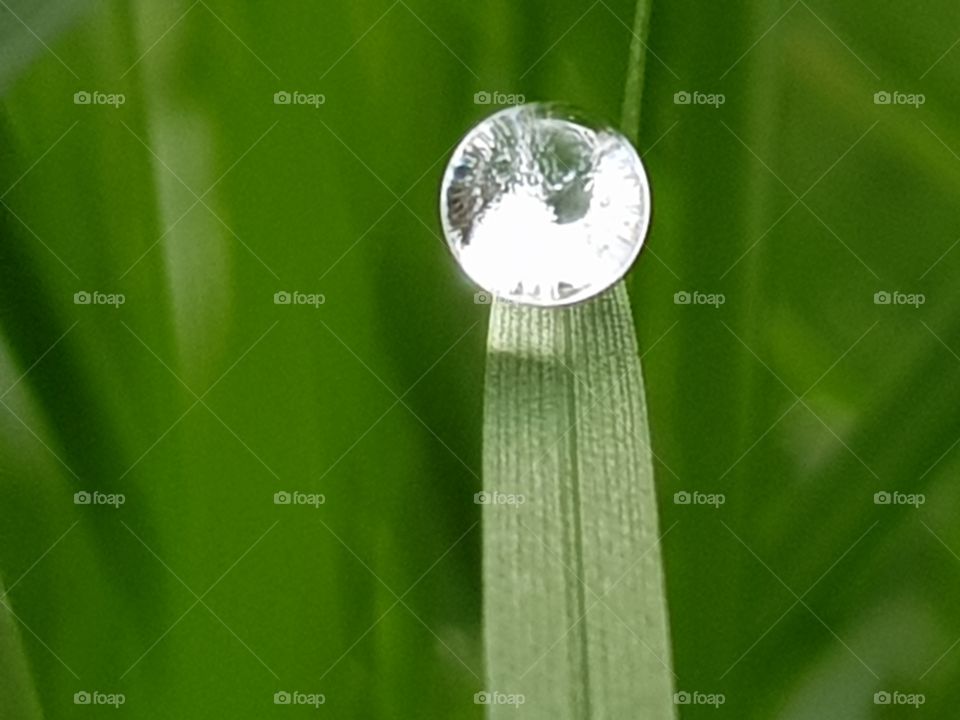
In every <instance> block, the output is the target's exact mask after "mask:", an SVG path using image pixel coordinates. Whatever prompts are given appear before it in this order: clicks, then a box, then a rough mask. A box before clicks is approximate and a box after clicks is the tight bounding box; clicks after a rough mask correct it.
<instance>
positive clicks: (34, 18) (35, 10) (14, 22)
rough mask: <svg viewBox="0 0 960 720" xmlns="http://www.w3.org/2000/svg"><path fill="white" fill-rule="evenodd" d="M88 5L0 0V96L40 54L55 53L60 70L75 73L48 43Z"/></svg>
mask: <svg viewBox="0 0 960 720" xmlns="http://www.w3.org/2000/svg"><path fill="white" fill-rule="evenodd" d="M89 5H90V3H89V0H55V1H53V2H39V3H38V2H34V0H0V95H2V94H3V93H4V91H6V89H7V87H8V86H9V85H10V84H11V83H12V82H13V81H14V80H15V79H16V78H17V77H18V76H19V75H20V73H21V72H23V70H24V69H25V68H26V67H27V66H28V65H29V64H30V62H31V61H32V60H33V59H34V58H35V57H37V56H38V55H40V54H41V53H45V52H46V53H50V54H51V55H54V56H56V58H57V60H58V61H59V62H60V63H61V64H63V67H64V72H68V73H70V74H72V75H76V73H75V72H74V71H73V70H72V69H71V68H70V67H69V66H67V65H66V64H65V63H64V61H63V59H62V58H60V56H59V55H57V53H56V52H55V51H54V50H53V49H52V48H51V47H50V44H51V43H52V42H53V38H54V37H55V36H57V35H59V34H60V33H62V32H63V31H64V30H66V29H67V28H68V27H69V26H70V24H71V23H73V21H75V20H76V19H77V18H78V17H80V15H81V14H82V13H83V12H84V11H85V10H86V9H87V7H89Z"/></svg>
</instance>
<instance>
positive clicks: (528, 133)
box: [440, 103, 650, 306]
mask: <svg viewBox="0 0 960 720" xmlns="http://www.w3.org/2000/svg"><path fill="white" fill-rule="evenodd" d="M440 214H441V220H442V222H443V230H444V233H445V235H446V238H447V242H448V243H449V245H450V249H451V250H452V251H453V254H454V256H455V257H456V258H457V261H458V262H459V263H460V266H461V267H462V268H463V270H464V271H465V272H466V273H467V275H469V276H470V277H471V278H472V279H473V281H474V282H476V283H477V284H478V285H480V287H482V288H483V289H484V290H486V291H487V292H489V293H491V294H492V295H496V296H497V297H500V298H503V299H506V300H510V301H512V302H516V303H522V304H527V305H540V306H555V305H568V304H571V303H576V302H580V301H582V300H586V299H587V298H589V297H592V296H594V295H596V294H598V293H601V292H603V291H604V290H606V289H607V288H609V287H610V286H611V285H613V284H614V283H615V282H617V280H619V279H620V278H622V277H623V275H624V274H625V273H626V272H627V270H628V269H629V268H630V266H631V265H632V264H633V261H634V260H635V259H636V257H637V254H638V253H639V252H640V248H641V246H642V245H643V241H644V238H645V237H646V234H647V228H648V226H649V223H650V186H649V183H648V181H647V175H646V172H645V171H644V169H643V164H642V163H641V162H640V157H639V156H638V155H637V152H636V150H634V148H633V146H632V145H631V144H630V142H629V141H628V140H627V139H626V138H625V137H624V136H623V135H621V134H620V133H619V132H617V131H616V130H614V129H613V128H610V127H607V126H604V125H601V124H595V123H592V122H590V121H589V120H585V119H584V118H583V117H582V115H580V114H579V113H577V112H576V111H574V110H571V109H570V108H567V107H564V106H562V105H556V104H544V103H535V104H530V105H521V106H517V107H511V108H508V109H506V110H502V111H500V112H498V113H496V114H494V115H491V116H490V117H489V118H487V119H486V120H484V121H483V122H481V123H480V124H479V125H477V126H476V127H474V128H473V129H472V130H471V131H470V132H469V133H468V134H467V136H466V137H465V138H464V139H463V140H462V141H461V142H460V144H459V145H458V146H457V149H456V150H455V151H454V153H453V157H452V158H451V160H450V163H449V165H448V166H447V170H446V173H445V174H444V177H443V186H442V188H441V191H440Z"/></svg>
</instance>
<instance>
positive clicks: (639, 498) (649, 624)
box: [483, 0, 674, 720]
mask: <svg viewBox="0 0 960 720" xmlns="http://www.w3.org/2000/svg"><path fill="white" fill-rule="evenodd" d="M648 18H649V2H645V1H644V0H641V1H640V2H639V3H638V5H637V13H636V27H635V29H634V40H633V42H632V43H631V52H630V67H629V70H628V81H627V91H626V93H625V99H624V113H623V127H624V131H625V132H626V133H628V135H630V136H632V137H633V138H636V137H637V136H638V134H639V124H640V112H639V110H640V95H641V90H642V86H643V65H644V63H643V58H644V53H643V48H644V44H643V39H642V38H643V37H644V36H645V34H646V27H647V21H648ZM644 397H645V396H644V389H643V379H642V373H641V368H640V360H639V356H638V348H637V341H636V334H635V331H634V326H633V318H632V313H631V310H630V301H629V298H628V297H627V290H626V287H625V286H624V285H623V284H622V283H621V284H618V285H617V286H616V287H615V288H613V289H612V290H611V291H609V292H608V293H605V294H604V295H602V296H600V297H598V298H596V299H594V300H591V301H588V302H587V303H584V304H582V305H579V306H575V307H572V308H563V309H539V308H528V307H520V306H515V305H510V304H506V303H499V302H497V303H495V304H494V305H493V307H492V311H491V318H490V334H489V337H488V340H487V379H486V387H485V401H484V467H483V471H484V488H485V492H486V493H488V497H487V498H486V499H487V501H488V502H487V504H485V505H484V510H483V538H484V546H483V548H484V561H483V562H484V572H483V578H484V623H485V640H486V652H487V655H486V659H487V678H488V685H489V687H488V688H487V692H488V693H491V698H490V700H491V704H490V717H493V718H497V717H510V716H511V713H512V712H513V710H512V705H511V696H513V700H512V702H514V703H515V702H517V698H520V697H522V700H523V702H524V704H525V705H526V707H525V710H526V714H525V717H535V718H552V719H555V720H561V719H562V720H566V719H568V718H569V719H571V720H574V719H576V720H587V719H590V718H625V717H644V718H651V720H661V719H666V718H671V717H674V707H673V697H672V675H673V671H672V668H671V651H670V638H669V629H668V620H667V608H666V591H665V588H664V580H663V566H662V562H661V553H660V548H659V543H660V535H659V530H658V519H657V499H656V492H655V489H654V475H653V465H652V457H651V450H650V436H649V427H648V422H647V412H646V404H645V400H644ZM497 498H503V499H504V500H506V502H496V499H497ZM504 696H505V697H504Z"/></svg>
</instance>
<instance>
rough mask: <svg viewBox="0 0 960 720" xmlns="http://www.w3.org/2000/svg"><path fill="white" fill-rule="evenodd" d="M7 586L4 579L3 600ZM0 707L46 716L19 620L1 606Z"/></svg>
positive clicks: (15, 714) (9, 712)
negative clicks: (0, 668)
mask: <svg viewBox="0 0 960 720" xmlns="http://www.w3.org/2000/svg"><path fill="white" fill-rule="evenodd" d="M5 595H6V586H5V585H4V584H3V580H2V579H0V600H3V601H4V602H5V601H6V598H5ZM0 610H2V612H0V667H3V673H0V707H2V708H3V709H4V713H5V715H4V717H11V718H23V720H34V718H42V717H43V713H42V712H41V710H40V703H39V701H38V700H37V691H36V688H35V687H34V685H33V680H32V679H31V677H30V667H29V665H28V663H27V656H26V653H24V651H23V645H22V644H21V642H20V633H19V629H18V628H17V624H16V622H17V621H16V620H14V618H13V616H12V615H11V614H10V612H9V611H8V610H6V609H5V608H2V607H0Z"/></svg>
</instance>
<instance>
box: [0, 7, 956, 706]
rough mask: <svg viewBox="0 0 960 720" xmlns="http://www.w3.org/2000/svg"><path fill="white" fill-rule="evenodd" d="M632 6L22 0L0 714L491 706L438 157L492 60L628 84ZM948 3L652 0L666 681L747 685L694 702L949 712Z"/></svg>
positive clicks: (527, 74) (17, 15)
mask: <svg viewBox="0 0 960 720" xmlns="http://www.w3.org/2000/svg"><path fill="white" fill-rule="evenodd" d="M634 11H635V7H634V5H633V3H632V2H629V1H627V0H598V2H595V3H593V4H590V2H589V0H588V1H587V2H583V3H572V2H561V3H551V2H544V1H542V0H532V1H531V2H526V3H523V4H518V3H508V2H506V1H505V0H481V1H480V2H474V3H463V2H453V3H443V4H438V3H430V2H427V1H426V0H398V1H397V2H392V1H391V0H383V1H380V0H375V1H370V2H366V1H365V2H359V3H339V4H334V3H308V2H286V3H275V4H269V5H268V4H258V5H255V4H253V3H249V2H248V3H236V2H234V3H228V2H226V1H225V0H198V2H191V0H185V1H184V2H158V1H150V2H138V3H131V2H120V1H119V0H118V1H107V2H91V3H75V2H71V3H67V2H57V1H53V2H46V3H42V4H37V3H34V2H32V0H3V1H2V2H0V88H2V98H0V99H2V114H0V134H2V143H0V152H2V162H0V202H2V205H0V233H2V241H0V295H2V301H0V303H2V304H0V327H2V334H0V401H2V404H3V407H0V458H2V462H0V578H2V584H3V587H4V588H5V589H3V590H0V595H2V602H3V606H2V607H0V656H2V659H3V662H2V668H3V670H2V677H0V703H2V707H3V710H2V711H0V715H2V717H4V718H8V717H9V718H14V719H16V720H20V719H21V718H23V719H28V718H37V717H46V718H65V717H74V716H80V717H82V716H95V715H102V716H105V717H106V716H110V717H112V716H113V715H111V714H110V713H114V712H116V711H115V710H114V708H112V707H109V706H105V707H104V706H100V707H93V706H91V707H79V706H77V705H75V704H74V694H75V693H77V692H94V691H97V692H101V693H106V694H112V693H122V694H124V696H125V699H126V700H125V703H124V705H123V707H122V708H121V711H120V712H123V713H126V714H127V715H129V716H132V717H136V718H170V717H189V718H194V717H196V718H204V717H221V716H223V717H236V718H261V717H273V716H274V715H276V716H278V717H283V716H285V714H289V713H294V714H306V713H315V712H317V710H316V709H314V708H313V707H309V706H306V707H304V706H301V707H297V708H293V707H284V706H278V705H275V704H274V694H275V693H277V692H291V693H292V692H301V693H305V694H316V693H322V694H323V695H324V697H325V699H326V702H325V704H324V705H323V706H322V707H321V708H320V709H319V712H320V713H323V714H326V715H327V716H330V717H338V718H423V717H429V718H460V717H463V718H468V717H469V718H479V717H481V716H482V707H481V706H478V705H475V704H474V703H473V694H474V693H475V692H477V691H478V690H480V689H481V688H483V680H482V678H483V658H482V654H481V640H480V638H481V632H480V620H481V617H480V616H481V592H482V588H481V587H480V580H479V578H480V547H479V528H478V521H479V508H478V506H477V505H475V504H474V502H473V493H475V492H477V490H478V489H479V488H480V480H479V478H478V473H479V468H480V464H481V463H480V460H481V447H480V432H481V410H482V407H481V398H482V380H483V366H484V347H485V346H484V342H485V331H486V326H485V320H486V316H487V310H488V308H487V307H486V306H484V305H478V304H475V303H474V298H473V293H474V290H475V289H474V288H472V287H471V286H470V285H469V284H468V283H467V281H466V280H465V279H464V277H463V276H462V275H461V274H460V273H459V271H458V269H457V268H456V267H455V265H454V263H453V262H452V260H451V258H450V257H449V255H448V253H447V250H446V249H445V247H444V245H443V242H442V239H441V238H440V237H439V235H438V233H439V225H438V222H437V213H436V205H437V185H438V181H439V177H440V174H441V172H442V169H443V165H444V163H445V161H446V158H447V156H448V154H449V152H450V150H451V149H452V146H453V145H454V143H455V142H456V141H457V140H458V139H459V138H460V137H461V135H462V134H463V133H464V132H465V131H466V130H467V129H468V128H469V127H470V126H471V125H472V124H473V123H474V122H476V121H477V120H479V119H480V118H482V117H484V116H485V115H487V114H488V113H489V112H491V110H493V109H494V108H493V107H492V106H491V105H485V104H478V103H477V102H476V98H475V94H476V93H482V92H487V93H503V94H511V93H520V94H523V95H524V96H525V97H526V99H527V100H540V99H550V100H563V101H568V102H572V103H574V104H577V105H580V106H582V107H584V108H586V109H588V110H590V111H592V112H593V113H595V114H597V115H599V116H605V117H608V118H610V119H611V120H612V121H614V122H616V120H617V116H618V113H619V108H620V103H621V100H622V94H623V85H624V79H625V76H626V62H627V51H628V46H629V42H630V40H631V32H630V30H629V28H630V27H631V26H632V23H633V14H634ZM958 37H960V6H957V5H956V3H950V2H946V0H934V1H931V2H927V3H924V4H923V6H922V7H919V6H918V7H916V8H912V9H911V11H910V12H907V9H906V8H905V7H904V6H903V5H902V4H901V3H894V2H887V1H882V2H875V3H870V4H869V6H867V5H864V4H853V3H845V4H841V5H837V4H834V3H827V2H823V1H822V0H810V1H809V2H806V1H804V0H799V1H798V2H795V3H793V4H791V3H789V2H769V3H763V4H760V3H748V2H732V3H722V4H719V3H717V4H706V3H702V4H701V3H667V2H659V1H658V2H655V3H654V7H653V16H652V21H651V31H650V37H649V46H650V49H649V55H648V60H647V82H646V88H645V91H644V100H643V134H642V142H641V143H640V148H639V149H640V151H641V153H642V154H643V157H644V160H645V163H646V165H647V168H648V172H649V175H650V177H651V182H652V185H653V194H654V204H655V217H654V223H653V228H652V231H651V234H650V236H649V238H648V245H647V248H646V249H645V251H644V253H643V255H642V256H641V259H640V261H639V262H638V264H637V266H636V268H635V270H634V272H633V273H632V275H631V276H630V278H629V286H630V290H631V295H632V301H633V305H634V310H635V317H636V323H637V329H638V332H639V335H640V342H641V349H642V350H643V351H644V353H645V356H644V366H645V375H646V379H647V387H648V393H649V394H648V402H649V408H650V414H651V425H652V431H653V440H654V450H655V452H656V455H657V457H658V462H657V466H656V469H657V473H658V483H659V498H660V513H661V526H662V528H663V529H665V530H667V529H669V534H668V536H667V537H666V538H665V539H664V541H663V552H664V555H665V561H666V573H667V587H668V593H669V607H670V614H671V622H672V635H673V642H674V650H675V663H676V667H675V670H676V686H677V689H678V691H683V692H689V693H704V694H715V693H722V694H723V695H724V697H725V702H724V704H723V705H722V706H721V707H720V708H719V709H716V708H714V707H713V706H710V705H702V704H701V705H698V704H690V705H681V706H680V707H679V711H680V714H681V716H682V717H683V718H694V717H730V718H787V719H790V720H802V719H806V718H810V719H813V718H844V719H856V718H881V717H899V716H901V715H902V714H903V713H905V712H907V711H909V712H914V709H913V708H912V707H910V706H907V707H904V706H902V705H900V706H897V705H894V704H891V705H884V704H877V702H876V701H875V693H877V692H889V693H894V692H901V693H906V694H915V693H922V694H923V695H924V699H925V702H924V704H923V705H922V706H921V707H920V709H919V711H918V714H919V715H923V716H927V717H937V718H949V717H954V715H955V710H954V708H955V707H956V706H957V704H958V702H960V683H957V682H956V678H957V676H958V673H960V645H958V638H960V615H958V613H957V609H956V608H957V604H958V601H960V556H958V553H960V526H958V524H957V523H956V521H955V518H956V507H957V500H958V497H957V496H958V492H960V491H958V488H957V483H956V474H957V470H958V463H960V451H958V450H957V449H956V444H957V436H958V434H960V422H958V415H957V411H956V408H957V404H958V398H960V386H958V384H957V381H956V380H957V377H958V372H960V356H958V353H960V333H958V330H960V316H958V315H957V313H956V312H955V310H954V309H955V307H956V303H957V300H958V295H960V285H958V284H957V282H956V273H957V272H958V269H960V250H955V249H954V246H955V244H956V243H957V241H958V236H960V227H958V222H957V218H956V190H957V181H958V179H960V156H958V152H960V129H958V127H957V124H956V121H955V119H956V117H957V112H958V110H960V107H958V103H960V97H958V95H957V94H956V92H955V87H956V84H957V80H958V78H960V47H957V40H958ZM78 92H87V93H103V94H105V95H111V94H118V93H121V94H123V96H124V102H123V104H122V105H119V106H118V107H114V106H112V105H104V104H95V103H93V102H92V103H91V104H75V101H74V95H75V93H78ZM278 92H289V93H294V92H299V93H304V94H306V95H309V94H314V95H320V94H322V95H323V99H324V100H325V102H323V103H322V104H321V103H320V102H319V99H317V100H316V102H315V104H312V105H311V104H292V103H291V104H275V102H274V95H275V93H278ZM682 92H687V93H691V94H693V93H702V94H703V95H716V94H722V95H723V103H722V105H719V106H717V105H716V104H714V105H711V104H697V103H696V102H691V103H690V104H682V103H681V104H678V103H677V102H675V94H676V93H682ZM883 92H887V93H891V94H893V93H902V94H903V95H891V97H892V98H893V102H891V103H889V104H883V102H882V101H883V100H884V99H885V96H882V95H881V96H879V97H878V98H877V99H875V94H876V93H883ZM910 95H914V96H916V95H922V96H923V97H922V100H923V103H922V104H920V99H919V98H913V100H914V104H902V103H898V102H897V101H898V100H910V99H911V98H909V97H907V96H910ZM91 97H93V96H91ZM97 97H100V99H103V98H102V97H101V96H97ZM682 97H683V96H681V99H682ZM691 97H694V98H695V99H696V98H697V97H700V99H702V97H701V96H693V95H691ZM480 99H483V96H481V98H480ZM877 100H879V101H880V104H878V102H877ZM718 102H719V101H718ZM293 291H299V292H301V293H308V294H309V293H313V294H317V293H319V294H322V295H323V296H324V298H325V302H324V303H323V304H322V305H320V306H319V307H313V306H309V305H307V306H304V305H278V304H275V302H274V294H275V293H277V292H293ZM77 292H91V293H92V292H100V293H105V294H116V293H122V294H123V295H124V297H125V303H124V304H123V305H122V306H120V307H113V306H109V305H94V304H90V305H83V304H75V302H74V294H75V293H77ZM684 292H685V293H691V294H693V293H702V294H703V295H716V294H722V296H723V297H722V299H723V301H724V302H723V303H722V304H721V305H709V304H696V302H691V303H690V304H682V303H678V302H677V299H682V298H683V297H684V296H680V297H679V298H675V295H676V293H684ZM876 293H890V294H891V295H890V296H889V297H890V298H891V300H892V301H891V302H890V303H888V304H883V303H882V300H884V299H886V298H887V297H888V296H884V295H881V296H879V297H878V298H877V299H878V300H880V301H881V302H880V303H879V304H878V302H877V300H876V299H875V294H876ZM893 293H902V295H894V294H893ZM918 296H922V297H918ZM691 297H693V298H697V297H701V298H702V296H697V295H691ZM921 299H922V300H923V304H919V301H920V300H921ZM911 302H912V304H910V303H911ZM79 491H87V492H93V491H97V492H100V493H104V494H111V493H123V494H124V496H125V503H124V504H123V505H122V506H121V507H119V508H114V507H111V506H109V505H77V504H75V503H74V493H76V492H79ZM295 491H296V492H300V493H304V494H322V495H323V497H324V499H325V502H324V503H323V504H321V505H319V506H318V507H313V506H311V505H277V504H275V503H274V494H275V493H277V492H295ZM678 492H690V493H692V492H700V493H711V494H716V493H722V494H723V496H724V500H725V502H724V503H723V505H722V506H720V507H719V508H714V507H712V506H709V505H696V504H689V505H685V504H677V503H676V502H675V494H676V493H678ZM878 492H879V493H884V492H885V493H902V494H903V495H889V496H885V495H881V496H879V497H878V498H876V499H875V493H878ZM918 494H922V497H913V498H910V497H907V496H909V495H913V496H916V495H918ZM888 497H889V498H892V501H891V502H890V503H889V504H884V503H883V500H884V499H886V498H888ZM909 499H912V500H914V501H916V502H915V503H914V504H912V505H911V504H905V503H904V502H903V501H904V500H909ZM921 499H922V500H923V501H924V502H923V504H922V505H919V506H917V503H919V502H920V500H921ZM878 500H879V501H880V503H879V504H878ZM562 630H563V629H562V628H558V636H559V634H560V633H561V632H562ZM545 650H546V649H545ZM692 697H694V698H696V695H692ZM880 699H882V696H881V698H880ZM901 700H902V697H901ZM894 702H896V699H895V700H894ZM517 714H518V716H522V715H524V714H529V716H535V714H536V709H535V708H532V707H526V708H522V709H520V710H518V713H517Z"/></svg>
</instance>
